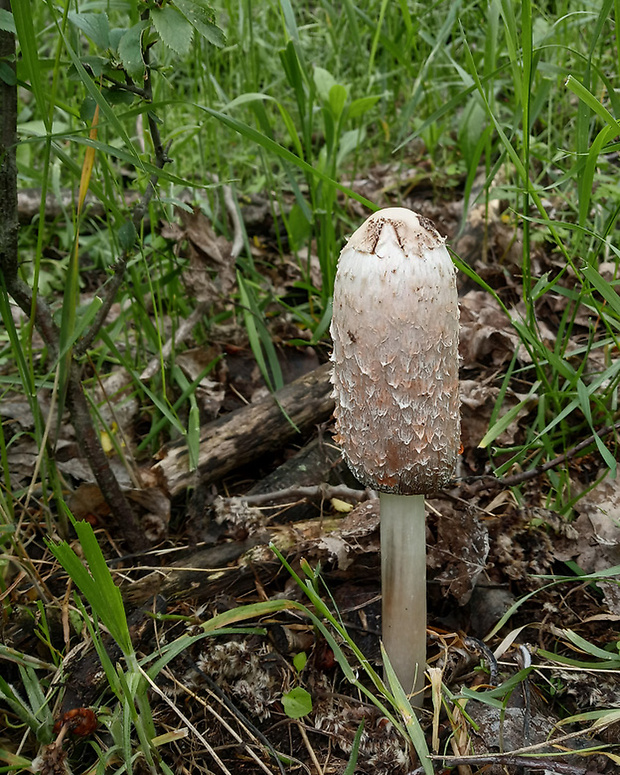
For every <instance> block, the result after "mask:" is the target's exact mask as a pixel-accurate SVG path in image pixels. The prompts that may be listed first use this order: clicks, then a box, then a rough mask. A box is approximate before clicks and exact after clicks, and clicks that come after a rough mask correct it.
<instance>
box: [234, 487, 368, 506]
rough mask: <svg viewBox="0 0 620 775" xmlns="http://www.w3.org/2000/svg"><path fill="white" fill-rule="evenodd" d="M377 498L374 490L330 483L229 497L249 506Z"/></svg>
mask: <svg viewBox="0 0 620 775" xmlns="http://www.w3.org/2000/svg"><path fill="white" fill-rule="evenodd" d="M373 497H374V498H376V497H377V494H376V493H375V492H374V491H373V490H368V489H366V490H354V489H353V488H352V487H346V486H345V485H338V486H332V485H329V484H316V485H311V486H308V487H301V486H300V487H295V486H293V487H286V488H285V489H284V490H276V491H274V492H263V493H258V494H257V495H243V496H241V497H237V498H229V499H228V500H229V501H238V502H239V501H241V502H243V503H244V504H246V505H247V506H266V505H269V504H271V503H287V502H288V501H300V500H311V499H315V498H320V499H321V500H331V499H332V498H342V499H343V500H353V501H355V502H356V503H361V501H365V500H368V499H370V498H373Z"/></svg>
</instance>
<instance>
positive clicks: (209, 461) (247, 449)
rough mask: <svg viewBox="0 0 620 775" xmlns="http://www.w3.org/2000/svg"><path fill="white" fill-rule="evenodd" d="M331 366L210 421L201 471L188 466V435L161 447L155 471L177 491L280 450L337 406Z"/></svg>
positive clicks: (203, 441) (205, 430)
mask: <svg viewBox="0 0 620 775" xmlns="http://www.w3.org/2000/svg"><path fill="white" fill-rule="evenodd" d="M330 370H331V366H330V364H328V363H326V364H324V365H323V366H319V368H318V369H315V370H314V371H312V372H310V373H309V374H306V375H305V376H303V377H301V378H300V379H297V380H295V382H291V384H290V385H286V386H285V387H283V388H282V390H279V391H277V392H276V393H275V394H274V395H269V396H267V397H266V398H264V399H262V400H261V401H257V402H256V403H255V404H250V405H248V406H244V407H242V408H241V409H237V410H235V411H234V412H231V413H230V414H227V415H224V416H223V417H218V419H217V420H215V421H214V422H212V423H209V424H208V425H206V426H205V427H204V428H203V430H202V433H201V436H200V448H199V452H198V466H197V469H196V471H190V470H189V455H188V449H187V443H186V441H185V439H180V440H178V441H173V442H171V443H170V444H167V445H165V446H164V447H162V449H161V450H160V451H159V453H158V458H159V462H157V463H155V465H154V466H153V471H154V472H155V474H156V476H157V477H158V478H159V479H160V481H161V483H162V484H163V485H164V486H165V487H166V488H167V490H168V492H169V493H170V494H171V495H172V496H174V495H178V494H179V493H181V492H182V491H183V490H184V489H186V488H187V487H191V486H192V485H195V484H196V483H197V482H200V483H201V484H203V485H204V484H205V483H208V482H215V481H217V480H218V479H221V478H222V477H223V476H225V475H226V474H227V473H229V472H230V471H233V470H234V469H236V468H239V466H242V465H245V464H246V463H250V462H251V461H252V460H256V459H257V458H259V457H260V456H261V455H264V454H266V453H267V452H273V451H275V450H277V449H280V448H281V447H282V446H283V445H284V444H287V443H288V442H289V441H291V440H292V439H294V438H295V437H296V436H298V435H299V434H300V433H302V434H303V433H305V432H307V431H308V430H309V429H310V428H312V426H313V425H317V424H319V423H322V422H324V421H325V420H327V419H329V417H330V415H331V413H332V411H333V408H334V402H333V399H332V398H331V383H330V380H329V375H330ZM287 418H288V419H287ZM293 424H294V425H293Z"/></svg>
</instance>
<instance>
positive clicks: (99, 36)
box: [68, 11, 110, 49]
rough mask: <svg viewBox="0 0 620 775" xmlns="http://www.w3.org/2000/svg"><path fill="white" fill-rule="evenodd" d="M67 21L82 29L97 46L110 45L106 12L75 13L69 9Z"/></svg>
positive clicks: (107, 46) (104, 46) (106, 46)
mask: <svg viewBox="0 0 620 775" xmlns="http://www.w3.org/2000/svg"><path fill="white" fill-rule="evenodd" d="M68 16H69V21H70V22H71V23H72V24H74V25H75V26H76V27H77V28H78V29H80V30H82V32H83V33H84V35H86V37H87V38H90V39H91V40H92V42H93V43H94V44H95V45H96V46H97V47H98V48H103V49H106V48H109V47H110V24H109V21H108V15H107V13H105V12H103V11H100V12H99V13H76V12H75V11H69V14H68Z"/></svg>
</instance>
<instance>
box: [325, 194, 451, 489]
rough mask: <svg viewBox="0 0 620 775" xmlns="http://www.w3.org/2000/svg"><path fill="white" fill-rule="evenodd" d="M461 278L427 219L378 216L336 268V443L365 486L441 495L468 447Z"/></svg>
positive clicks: (390, 211) (393, 212)
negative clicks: (462, 395) (462, 393)
mask: <svg viewBox="0 0 620 775" xmlns="http://www.w3.org/2000/svg"><path fill="white" fill-rule="evenodd" d="M458 333H459V309H458V294H457V289H456V271H455V268H454V265H453V263H452V260H451V258H450V255H449V253H448V251H447V249H446V247H445V245H444V239H443V238H442V237H441V236H440V235H439V233H438V232H437V230H436V229H435V226H434V225H433V224H432V222H431V221H429V220H428V218H424V217H423V216H421V215H417V214H416V213H414V212H413V211H411V210H408V209H405V208H402V207H390V208H386V209H384V210H379V211H378V212H376V213H374V214H373V215H371V216H370V217H369V218H368V219H367V220H366V221H365V222H364V223H363V224H362V226H360V228H359V229H358V230H357V231H356V232H355V233H354V234H353V235H352V236H351V238H350V239H349V241H348V243H347V244H346V245H345V247H344V249H343V251H342V253H341V254H340V260H339V263H338V271H337V273H336V280H335V285H334V310H333V318H332V324H331V334H332V339H333V342H334V350H333V355H332V361H333V364H334V366H333V374H332V382H333V385H334V393H333V395H334V398H335V400H336V408H335V418H336V430H337V436H336V441H337V442H338V443H339V444H340V445H341V447H342V450H343V453H344V456H345V459H346V461H347V463H348V464H349V467H350V468H351V470H352V472H353V473H354V474H355V476H356V477H357V479H359V481H360V482H362V483H363V484H364V485H366V486H369V487H373V488H375V489H377V490H380V491H383V492H392V493H398V494H401V495H414V494H422V495H428V494H431V493H434V492H436V491H437V490H439V489H441V488H442V487H443V486H445V485H446V484H447V482H448V481H449V480H450V479H451V478H452V477H453V476H454V471H455V467H456V460H457V456H458V453H459V448H460V413H459V408H460V405H459V393H458Z"/></svg>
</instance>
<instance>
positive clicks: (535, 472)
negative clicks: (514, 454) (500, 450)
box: [463, 422, 620, 494]
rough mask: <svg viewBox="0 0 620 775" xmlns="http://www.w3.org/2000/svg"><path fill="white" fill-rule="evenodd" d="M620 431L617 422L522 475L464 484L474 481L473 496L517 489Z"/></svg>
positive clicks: (477, 479) (481, 478)
mask: <svg viewBox="0 0 620 775" xmlns="http://www.w3.org/2000/svg"><path fill="white" fill-rule="evenodd" d="M619 430H620V422H617V423H615V424H614V425H605V426H604V427H603V428H601V429H600V430H599V431H598V432H597V433H596V436H595V435H594V433H592V434H591V435H590V436H588V437H587V438H585V439H584V440H583V441H580V442H579V444H575V446H574V447H571V448H570V449H568V450H566V452H564V453H562V454H561V455H558V456H557V457H555V458H553V460H548V461H547V462H546V463H543V464H542V465H540V466H535V467H534V468H530V469H528V470H527V471H521V472H520V473H518V474H513V475H512V476H503V477H495V476H481V477H472V478H471V479H465V480H463V481H464V483H467V482H468V481H472V479H473V481H474V484H473V485H472V487H471V488H470V492H471V493H472V494H475V493H477V492H480V491H481V490H487V489H489V490H490V489H497V488H503V487H516V486H517V485H518V484H522V483H523V482H527V481H529V480H530V479H536V478H537V477H539V476H542V474H544V473H546V472H547V471H550V470H551V469H552V468H557V467H558V466H561V465H562V464H563V463H566V462H567V461H568V460H572V459H573V458H574V457H576V456H577V455H578V454H579V453H580V452H581V451H582V450H584V449H586V448H587V447H589V446H590V445H592V444H594V443H595V442H596V438H597V437H598V438H599V439H603V438H605V436H609V434H610V433H613V432H614V431H619Z"/></svg>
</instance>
